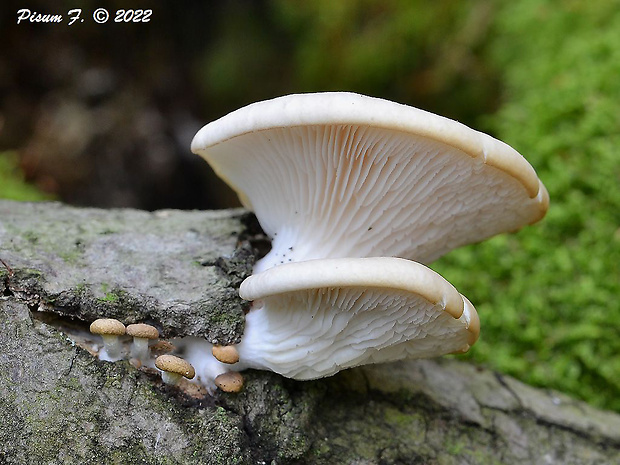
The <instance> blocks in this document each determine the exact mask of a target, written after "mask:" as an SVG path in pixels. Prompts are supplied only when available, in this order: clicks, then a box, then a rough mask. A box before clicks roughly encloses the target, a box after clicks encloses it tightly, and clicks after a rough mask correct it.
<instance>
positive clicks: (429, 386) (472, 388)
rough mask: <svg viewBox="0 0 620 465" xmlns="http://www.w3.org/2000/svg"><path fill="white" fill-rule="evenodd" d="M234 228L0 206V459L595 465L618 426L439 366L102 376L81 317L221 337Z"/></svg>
mask: <svg viewBox="0 0 620 465" xmlns="http://www.w3.org/2000/svg"><path fill="white" fill-rule="evenodd" d="M258 239H260V232H259V231H258V230H257V229H256V224H255V221H253V219H252V217H251V215H248V214H247V213H246V212H245V211H243V210H227V211H218V212H180V211H159V212H154V213H147V212H143V211H135V210H97V209H78V208H72V207H68V206H64V205H61V204H56V203H39V204H29V203H17V202H9V201H0V259H2V261H3V263H4V265H0V291H1V292H0V293H1V294H2V297H0V324H1V328H0V418H2V427H0V463H7V464H30V463H45V464H73V463H76V464H77V463H80V464H89V463H93V464H100V463H147V464H168V463H181V464H183V463H192V464H193V463H206V464H245V463H248V464H249V463H267V464H269V463H275V464H288V463H294V464H340V463H351V464H353V463H355V464H410V463H419V464H464V463H465V464H486V463H493V464H513V463H514V464H523V463H533V464H538V463H540V464H554V463H557V464H595V463H600V464H610V463H620V416H619V415H617V414H615V413H611V412H604V411H600V410H597V409H594V408H593V407H591V406H588V405H587V404H585V403H583V402H579V401H576V400H573V399H571V398H570V397H568V396H566V395H563V394H560V393H556V392H550V391H546V390H539V389H534V388H532V387H529V386H527V385H524V384H523V383H520V382H518V381H516V380H514V379H512V378H510V377H507V376H503V375H501V374H499V373H495V372H492V371H489V370H486V369H483V368H480V367H476V366H473V365H471V364H468V363H463V362H459V361H457V360H455V359H451V358H450V359H448V358H445V359H441V360H421V361H407V362H401V363H395V364H387V365H377V366H367V367H361V368H356V369H351V370H346V371H345V372H341V373H339V374H338V375H336V376H333V377H331V378H327V379H322V380H317V381H312V382H296V381H292V380H287V379H284V378H282V377H280V376H278V375H275V374H272V373H266V372H257V371H253V372H247V373H245V386H244V389H243V391H242V392H241V393H239V394H225V393H219V392H218V393H215V394H214V395H213V396H209V395H206V394H205V393H204V392H201V391H198V390H195V389H192V386H191V385H189V384H188V383H185V384H182V385H181V386H179V387H169V386H167V385H164V384H162V382H161V380H160V378H159V376H158V375H157V373H156V372H154V371H153V370H151V369H144V368H135V367H134V366H133V365H131V364H130V363H129V362H128V361H119V362H113V363H111V362H104V361H100V360H99V359H98V358H96V357H95V356H93V355H92V352H93V351H92V350H90V351H89V350H88V349H89V347H88V345H87V344H85V343H84V341H85V340H86V339H87V336H84V335H85V334H88V325H89V324H90V322H91V321H93V320H94V319H96V318H98V317H115V318H118V319H120V320H121V321H123V322H124V323H126V324H128V323H133V322H140V321H146V322H150V323H153V324H155V325H156V326H157V327H158V328H159V329H160V331H161V333H162V336H163V337H166V338H168V337H175V336H182V335H194V336H199V337H204V338H206V339H207V340H209V341H210V342H213V343H215V342H219V343H223V344H228V343H234V342H237V341H239V339H240V338H241V337H242V333H243V314H244V308H245V305H246V304H245V303H244V302H243V301H242V300H241V299H239V297H238V295H237V288H238V286H239V283H240V282H241V281H242V280H243V279H244V277H245V276H247V275H248V274H249V273H250V271H251V265H252V263H253V260H254V257H253V248H252V246H251V245H250V244H251V243H252V244H256V242H255V241H256V240H258Z"/></svg>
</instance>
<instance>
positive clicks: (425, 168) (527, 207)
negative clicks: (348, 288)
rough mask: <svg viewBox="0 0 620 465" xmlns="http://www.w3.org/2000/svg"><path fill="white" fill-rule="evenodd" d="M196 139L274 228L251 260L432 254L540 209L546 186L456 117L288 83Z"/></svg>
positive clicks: (517, 223) (509, 152)
mask: <svg viewBox="0 0 620 465" xmlns="http://www.w3.org/2000/svg"><path fill="white" fill-rule="evenodd" d="M192 151H193V152H195V153H197V154H199V155H200V156H202V157H203V158H204V159H205V160H207V161H208V162H209V164H210V165H211V166H212V168H213V169H214V170H215V172H216V173H217V174H218V175H219V176H220V177H222V178H223V179H224V180H225V181H226V182H227V183H228V184H230V186H231V187H232V188H233V189H235V191H236V192H237V193H238V195H239V198H240V200H241V202H242V204H243V205H244V206H245V207H247V208H248V209H250V210H253V211H254V212H255V214H256V217H257V218H258V221H259V222H260V224H261V226H262V227H263V229H264V231H265V232H266V233H267V234H268V235H269V237H270V238H271V239H272V249H271V251H270V252H269V253H268V254H267V255H266V256H265V257H264V258H262V259H261V260H260V261H259V262H257V263H256V265H255V268H254V272H260V271H264V270H266V269H268V268H271V267H273V266H276V265H280V264H284V263H289V262H295V261H303V260H309V259H316V258H337V257H370V256H397V257H403V258H408V259H411V260H416V261H418V262H421V263H429V262H431V261H433V260H435V259H437V258H439V257H440V256H441V255H443V254H445V253H446V252H448V251H450V250H452V249H454V248H456V247H459V246H461V245H465V244H469V243H473V242H478V241H481V240H483V239H485V238H488V237H490V236H493V235H495V234H498V233H501V232H509V231H515V230H517V229H519V228H521V227H522V226H524V225H526V224H530V223H534V222H536V221H538V220H540V219H541V218H542V217H543V216H544V215H545V212H546V210H547V207H548V200H549V199H548V194H547V191H546V190H545V188H544V186H543V185H542V183H541V182H540V181H539V179H538V177H537V176H536V173H535V171H534V169H533V168H532V167H531V166H530V164H529V163H528V162H527V161H526V160H525V158H523V157H522V156H521V155H520V154H519V153H518V152H517V151H515V150H514V149H512V148H511V147H510V146H508V145H506V144H505V143H503V142H500V141H499V140H496V139H494V138H492V137H490V136H488V135H486V134H483V133H481V132H478V131H475V130H473V129H470V128H468V127H466V126H464V125H463V124H460V123H458V122H456V121H453V120H450V119H447V118H443V117H441V116H438V115H434V114H432V113H428V112H426V111H422V110H419V109H416V108H412V107H408V106H405V105H401V104H397V103H394V102H389V101H386V100H381V99H377V98H372V97H366V96H363V95H358V94H352V93H345V92H333V93H329V92H328V93H318V94H300V95H288V96H285V97H280V98H276V99H273V100H267V101H263V102H258V103H255V104H252V105H249V106H246V107H244V108H241V109H239V110H237V111H234V112H232V113H230V114H228V115H226V116H224V117H222V118H220V119H218V120H216V121H214V122H212V123H209V124H207V125H206V126H205V127H203V128H202V129H201V130H200V131H199V132H198V133H197V134H196V136H195V137H194V140H193V141H192Z"/></svg>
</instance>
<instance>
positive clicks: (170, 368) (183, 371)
mask: <svg viewBox="0 0 620 465" xmlns="http://www.w3.org/2000/svg"><path fill="white" fill-rule="evenodd" d="M155 366H156V367H157V368H159V369H160V370H161V371H162V373H161V379H162V381H163V382H164V383H166V384H170V385H175V384H177V383H178V382H179V381H180V380H181V378H182V377H185V378H187V379H193V378H194V376H196V372H195V371H194V367H193V366H192V365H191V363H189V362H188V361H187V360H183V359H182V358H180V357H176V356H174V355H160V356H159V357H157V359H156V360H155Z"/></svg>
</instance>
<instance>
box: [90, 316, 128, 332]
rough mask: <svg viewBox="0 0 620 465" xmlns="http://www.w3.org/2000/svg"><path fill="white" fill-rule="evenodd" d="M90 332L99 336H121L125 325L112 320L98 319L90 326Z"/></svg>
mask: <svg viewBox="0 0 620 465" xmlns="http://www.w3.org/2000/svg"><path fill="white" fill-rule="evenodd" d="M90 332H91V333H93V334H100V335H101V336H104V335H105V336H122V335H123V334H125V325H124V324H123V323H121V322H120V321H118V320H115V319H114V318H99V319H98V320H95V321H93V322H92V323H91V324H90Z"/></svg>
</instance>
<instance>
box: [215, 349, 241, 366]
mask: <svg viewBox="0 0 620 465" xmlns="http://www.w3.org/2000/svg"><path fill="white" fill-rule="evenodd" d="M211 353H212V354H213V356H214V357H215V358H216V359H218V360H219V361H220V362H222V363H228V364H233V363H237V362H238V361H239V352H238V351H237V348H236V347H235V346H213V349H211Z"/></svg>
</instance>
